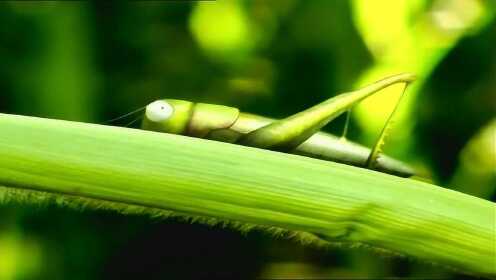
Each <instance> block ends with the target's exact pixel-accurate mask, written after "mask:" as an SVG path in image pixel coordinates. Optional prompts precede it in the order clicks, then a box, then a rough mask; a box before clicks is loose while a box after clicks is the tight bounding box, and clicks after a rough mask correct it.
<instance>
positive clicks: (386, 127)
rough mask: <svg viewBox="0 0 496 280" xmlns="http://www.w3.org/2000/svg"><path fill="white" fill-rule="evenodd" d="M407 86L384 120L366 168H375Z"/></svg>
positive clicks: (407, 84)
mask: <svg viewBox="0 0 496 280" xmlns="http://www.w3.org/2000/svg"><path fill="white" fill-rule="evenodd" d="M409 85H410V84H409V83H406V84H405V87H404V88H403V91H402V92H401V95H400V97H399V99H398V102H396V105H395V106H394V109H393V111H392V112H391V114H389V116H388V118H387V120H386V123H385V124H384V127H383V128H382V131H381V134H380V135H379V139H377V142H375V145H374V148H373V149H372V151H371V152H370V155H369V157H368V158H367V162H366V166H367V168H370V169H374V167H375V166H376V164H377V159H379V156H380V155H381V153H382V147H383V146H384V144H385V143H386V142H385V139H386V137H387V135H388V132H389V129H391V126H392V123H393V122H392V121H391V120H392V119H393V116H394V115H395V113H396V111H397V110H398V107H399V104H400V102H401V99H402V98H403V96H404V95H405V92H406V89H407V87H408V86H409Z"/></svg>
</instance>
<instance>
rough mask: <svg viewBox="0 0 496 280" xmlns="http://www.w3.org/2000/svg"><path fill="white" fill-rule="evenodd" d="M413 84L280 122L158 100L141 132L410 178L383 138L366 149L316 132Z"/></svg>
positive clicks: (335, 101)
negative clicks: (369, 102)
mask: <svg viewBox="0 0 496 280" xmlns="http://www.w3.org/2000/svg"><path fill="white" fill-rule="evenodd" d="M414 80H415V76H414V75H413V74H409V73H404V74H398V75H394V76H390V77H387V78H384V79H382V80H379V81H377V82H375V83H373V84H370V85H368V86H365V87H363V88H361V89H358V90H355V91H351V92H347V93H342V94H340V95H337V96H335V97H332V98H330V99H328V100H326V101H324V102H322V103H320V104H317V105H315V106H313V107H310V108H308V109H306V110H304V111H301V112H299V113H296V114H294V115H291V116H289V117H287V118H284V119H280V120H275V119H270V118H266V117H262V116H258V115H253V114H248V113H244V112H240V111H239V110H238V109H237V108H233V107H228V106H222V105H214V104H204V103H194V102H190V101H185V100H178V99H162V100H157V101H154V102H152V103H150V104H149V105H148V106H146V107H145V108H144V109H145V114H144V116H143V120H142V123H141V128H142V129H145V130H151V131H156V132H166V133H173V134H182V135H186V136H191V137H199V138H205V139H209V140H216V141H222V142H228V143H233V144H239V145H246V146H251V147H255V148H261V149H269V150H273V151H279V152H286V153H291V154H297V155H302V156H307V157H312V158H317V159H322V160H328V161H335V162H339V163H344V164H348V165H354V166H358V167H364V168H369V169H374V170H376V171H380V172H384V173H388V174H392V175H397V176H401V177H410V176H412V175H414V174H415V172H414V170H413V169H412V168H411V167H410V166H409V165H408V164H406V163H403V162H401V161H399V160H396V159H394V158H392V157H389V156H386V155H382V154H381V153H380V145H381V143H380V142H382V137H380V139H379V140H378V143H377V144H376V145H375V146H374V148H373V149H369V148H367V147H365V146H362V145H360V144H357V143H354V142H351V141H348V140H343V138H342V137H341V138H340V137H337V136H334V135H332V134H328V133H324V132H320V129H321V128H322V127H324V126H325V125H326V124H328V123H329V122H330V121H332V120H334V119H335V118H336V117H338V116H339V115H340V114H342V113H345V112H349V110H350V108H351V107H353V106H354V105H355V104H357V103H358V102H360V101H361V100H363V99H365V98H367V97H368V96H370V95H372V94H374V93H376V92H378V91H380V90H381V89H384V88H386V87H388V86H391V85H393V84H397V83H404V84H405V89H406V87H407V85H408V84H409V83H411V82H413V81H414ZM405 89H404V90H405ZM403 92H404V91H403ZM398 102H399V101H398ZM395 109H396V108H395ZM393 112H394V111H393ZM392 114H393V113H392ZM390 117H391V116H390ZM388 121H389V120H388ZM386 125H387V124H386Z"/></svg>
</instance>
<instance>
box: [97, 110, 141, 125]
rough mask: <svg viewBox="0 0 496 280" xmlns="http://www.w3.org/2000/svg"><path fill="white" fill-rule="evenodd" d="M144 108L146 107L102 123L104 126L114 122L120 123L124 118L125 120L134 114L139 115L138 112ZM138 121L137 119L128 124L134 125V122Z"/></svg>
mask: <svg viewBox="0 0 496 280" xmlns="http://www.w3.org/2000/svg"><path fill="white" fill-rule="evenodd" d="M145 108H146V106H143V107H141V108H138V109H136V110H134V111H131V112H129V113H127V114H124V115H122V116H119V117H117V118H114V119H110V120H108V121H106V122H104V124H112V123H115V122H116V121H120V120H122V119H124V118H127V117H129V116H132V115H134V114H137V113H139V112H141V111H143V110H144V109H145ZM138 119H139V118H137V119H134V120H133V121H132V122H131V123H130V124H132V123H134V122H135V121H136V120H138ZM130 124H128V125H130ZM126 126H127V125H126Z"/></svg>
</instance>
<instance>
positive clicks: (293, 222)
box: [0, 114, 496, 276]
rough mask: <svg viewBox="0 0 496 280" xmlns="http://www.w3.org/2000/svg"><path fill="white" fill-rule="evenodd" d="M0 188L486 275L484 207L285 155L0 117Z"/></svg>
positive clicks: (494, 270) (491, 259)
mask: <svg viewBox="0 0 496 280" xmlns="http://www.w3.org/2000/svg"><path fill="white" fill-rule="evenodd" d="M0 185H3V186H5V187H8V188H17V189H29V190H36V191H42V192H48V193H52V194H55V195H57V194H59V195H60V194H64V195H71V196H76V197H82V198H91V199H98V200H103V201H105V200H106V201H112V202H118V203H124V204H131V205H138V206H145V207H151V208H155V209H157V208H158V209H164V210H171V211H175V212H179V213H183V214H186V215H195V216H207V217H213V218H217V219H220V220H229V221H239V222H243V223H250V224H257V225H264V226H274V227H278V228H284V229H287V230H293V231H300V232H308V233H312V234H314V235H317V236H319V237H321V238H323V239H325V240H327V241H329V242H340V243H344V244H349V245H351V246H355V245H365V246H367V247H371V248H376V249H382V250H384V249H385V250H387V251H390V252H394V253H397V254H401V255H406V256H412V257H417V258H419V259H421V260H424V261H428V262H432V263H438V264H441V265H445V266H450V267H454V268H457V269H459V270H462V271H463V272H466V273H475V274H480V275H489V276H495V275H496V266H495V265H494V264H495V261H496V260H495V253H496V252H495V247H494V245H495V241H496V240H495V222H496V221H495V216H494V215H495V211H496V206H495V204H494V203H492V202H490V201H486V200H483V199H479V198H476V197H472V196H469V195H465V194H462V193H459V192H455V191H451V190H447V189H444V188H441V187H438V186H434V185H430V184H426V183H423V182H418V181H414V180H411V179H403V178H399V177H395V176H390V175H387V174H383V173H378V172H374V171H370V170H366V169H361V168H356V167H352V166H347V165H342V164H337V163H333V162H326V161H320V160H316V159H311V158H306V157H301V156H295V155H290V154H283V153H277V152H271V151H267V150H261V149H255V148H249V147H244V146H239V145H232V144H226V143H221V142H214V141H206V140H202V139H195V138H188V137H184V136H178V135H170V134H164V133H155V132H149V131H142V130H134V129H127V128H118V127H109V126H100V125H92V124H84V123H76V122H66V121H59V120H49V119H40V118H32V117H23V116H15V115H5V114H0ZM0 198H1V196H0Z"/></svg>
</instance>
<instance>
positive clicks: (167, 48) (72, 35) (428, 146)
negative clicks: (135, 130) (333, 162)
mask: <svg viewBox="0 0 496 280" xmlns="http://www.w3.org/2000/svg"><path fill="white" fill-rule="evenodd" d="M495 13H496V6H495V2H494V1H492V0H487V1H483V0H433V1H427V0H408V1H393V0H390V1H386V0H381V1H379V0H374V1H368V0H359V1H332V0H320V1H319V0H312V1H304V0H273V1H263V0H252V1H241V0H240V1H235V0H232V1H217V2H213V1H211V2H210V1H204V2H195V1H157V2H148V1H142V2H140V1H131V2H122V3H120V2H119V3H117V2H106V1H105V2H104V1H100V2H42V1H40V2H1V3H0V76H1V79H0V92H1V93H0V112H2V113H12V114H23V115H30V116H40V117H48V118H59V119H67V120H75V121H84V122H94V123H105V121H106V120H108V119H111V118H114V117H117V116H119V115H122V114H125V113H127V112H130V111H132V110H134V109H136V108H139V107H142V106H144V105H146V104H147V103H149V102H151V101H153V100H155V99H159V98H177V99H186V100H192V101H197V102H207V103H218V104H224V105H229V106H233V107H238V108H240V109H242V110H244V111H247V112H252V113H257V114H261V115H266V116H271V117H283V116H287V115H289V114H292V113H295V112H298V111H299V110H302V109H305V108H307V107H309V106H311V105H314V104H316V103H318V102H320V101H323V100H325V99H326V98H329V97H331V96H333V95H335V94H337V93H339V92H344V91H347V90H351V89H355V88H357V87H358V86H361V85H365V84H367V83H370V82H372V81H375V80H378V79H380V78H383V77H385V76H387V75H390V74H395V73H400V72H406V71H409V72H413V73H416V74H417V75H418V76H419V80H418V81H417V82H416V83H415V84H414V85H413V86H412V87H410V88H409V90H408V92H407V95H406V97H405V98H404V100H403V101H402V103H401V105H400V111H399V114H398V115H397V118H396V120H395V123H394V127H393V129H392V131H391V133H390V135H389V137H388V139H387V141H386V146H385V151H386V153H388V154H391V155H394V156H396V157H398V158H401V159H402V160H404V161H407V162H410V163H412V164H413V165H414V166H416V168H418V169H419V170H421V171H422V173H423V174H425V176H426V177H429V178H431V180H432V181H433V182H434V183H436V184H438V185H442V186H443V187H447V188H452V189H456V190H459V191H462V192H465V193H468V194H471V195H475V196H479V197H482V198H485V199H490V200H492V201H495V186H496V148H495V146H496V136H495V135H496V119H495V110H496V28H495V27H496V24H495V21H494V17H495ZM399 93H400V88H399V87H393V88H391V89H390V90H386V91H384V92H383V93H381V94H378V95H377V96H376V97H374V98H371V99H368V100H367V101H366V102H363V104H361V105H360V106H357V107H356V108H354V109H353V114H352V119H351V120H352V122H351V124H350V131H349V135H348V136H349V138H350V139H351V140H353V141H357V142H360V143H362V144H364V145H368V146H371V145H373V143H374V141H375V140H376V139H377V137H378V135H379V133H380V130H381V128H382V125H383V124H384V121H385V119H386V117H387V114H388V113H389V112H391V110H392V109H393V107H394V104H395V102H396V100H397V97H398V96H399ZM343 124H344V118H340V119H338V120H336V121H335V122H333V123H332V124H330V125H329V126H328V127H326V130H327V131H331V132H334V133H336V134H340V133H341V130H342V128H343ZM121 125H125V122H124V123H122V124H121ZM208 275H216V276H231V277H234V276H236V278H242V279H253V278H281V277H282V278H284V277H286V278H288V277H289V278H295V277H296V278H301V277H306V278H311V277H321V278H322V277H325V278H329V277H336V278H343V277H351V278H353V277H365V278H383V277H421V278H434V277H438V278H439V277H441V278H447V277H448V278H453V279H455V278H461V277H462V276H461V275H459V274H456V273H453V272H450V271H447V270H444V269H442V268H439V267H431V266H430V265H428V264H423V263H422V262H421V261H418V260H408V259H397V258H394V259H392V258H383V257H377V255H374V254H372V253H370V252H368V251H364V250H361V249H353V250H345V249H340V248H335V249H331V250H327V251H326V250H320V249H315V248H312V247H305V246H302V245H300V244H298V243H297V242H296V241H292V240H291V239H290V238H287V237H284V236H282V237H277V238H275V237H273V236H271V235H270V234H268V233H264V232H262V231H253V232H249V233H247V234H242V233H239V232H237V231H235V230H232V229H230V228H225V227H223V226H220V225H219V226H205V225H200V224H191V223H188V222H184V221H180V220H176V219H170V220H154V219H152V218H150V217H142V216H123V215H119V214H116V213H112V212H104V211H93V210H91V211H75V210H71V209H61V208H58V207H55V206H46V207H34V206H29V205H1V206H0V280H4V279H137V278H144V279H176V278H188V277H195V278H202V277H207V276H208Z"/></svg>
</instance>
